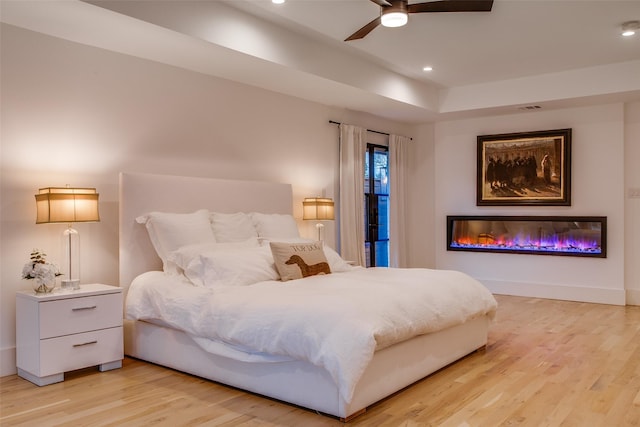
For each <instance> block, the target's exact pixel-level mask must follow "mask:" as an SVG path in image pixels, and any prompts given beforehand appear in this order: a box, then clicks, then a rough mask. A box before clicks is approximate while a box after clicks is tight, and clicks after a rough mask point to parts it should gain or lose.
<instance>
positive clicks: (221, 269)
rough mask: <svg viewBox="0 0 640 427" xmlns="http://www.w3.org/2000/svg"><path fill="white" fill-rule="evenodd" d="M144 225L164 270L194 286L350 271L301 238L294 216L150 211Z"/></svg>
mask: <svg viewBox="0 0 640 427" xmlns="http://www.w3.org/2000/svg"><path fill="white" fill-rule="evenodd" d="M137 222H138V223H140V224H144V225H145V226H146V229H147V232H148V234H149V238H150V240H151V243H152V244H153V247H154V248H155V250H156V253H157V254H158V257H160V259H161V260H162V266H163V270H164V272H165V273H167V274H173V275H176V274H184V275H185V276H186V277H187V278H188V279H189V280H190V281H191V282H192V283H193V284H194V285H196V286H207V287H213V286H243V285H250V284H254V283H257V282H262V281H266V280H282V281H286V280H292V279H300V278H303V277H307V276H309V275H315V274H329V273H332V272H333V273H335V272H343V271H348V270H351V269H352V267H351V266H349V264H348V263H347V262H345V261H344V260H343V259H342V258H341V257H340V255H338V253H336V252H335V251H334V250H333V249H331V248H329V247H327V246H324V245H323V244H322V242H316V241H313V240H309V239H303V238H301V237H300V233H299V231H298V226H297V224H296V222H295V220H294V218H293V216H291V215H288V214H265V213H258V212H252V213H244V212H237V213H219V212H209V211H208V210H206V209H201V210H198V211H195V212H192V213H168V212H151V213H148V214H146V215H143V216H140V217H138V218H137Z"/></svg>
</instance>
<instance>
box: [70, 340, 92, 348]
mask: <svg viewBox="0 0 640 427" xmlns="http://www.w3.org/2000/svg"><path fill="white" fill-rule="evenodd" d="M91 344H98V340H94V341H88V342H83V343H82V344H74V345H73V346H74V347H82V346H85V345H91Z"/></svg>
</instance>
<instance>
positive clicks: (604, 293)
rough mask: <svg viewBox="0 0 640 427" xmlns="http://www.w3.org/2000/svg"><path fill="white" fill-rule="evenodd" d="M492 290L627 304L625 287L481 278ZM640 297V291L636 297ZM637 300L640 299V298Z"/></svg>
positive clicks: (520, 294) (509, 293)
mask: <svg viewBox="0 0 640 427" xmlns="http://www.w3.org/2000/svg"><path fill="white" fill-rule="evenodd" d="M479 280H480V282H482V283H483V284H484V285H485V286H486V287H487V288H488V289H489V290H490V291H491V292H493V293H494V294H499V295H514V296H521V297H533V298H546V299H559V300H565V301H579V302H593V303H599V304H613V305H625V303H626V302H625V301H626V298H625V297H627V296H628V294H629V292H630V291H627V293H626V295H625V291H624V289H604V288H590V287H580V286H569V285H549V284H543V283H525V282H505V281H500V280H488V279H487V280H484V279H479ZM638 297H640V291H638V294H636V298H638ZM637 301H640V299H638V300H637Z"/></svg>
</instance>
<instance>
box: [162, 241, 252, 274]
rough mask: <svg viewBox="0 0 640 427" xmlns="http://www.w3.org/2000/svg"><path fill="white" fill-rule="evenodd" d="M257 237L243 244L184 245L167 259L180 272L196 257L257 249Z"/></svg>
mask: <svg viewBox="0 0 640 427" xmlns="http://www.w3.org/2000/svg"><path fill="white" fill-rule="evenodd" d="M259 247H260V244H259V243H258V238H257V237H251V238H250V239H247V240H245V241H243V242H222V243H218V242H215V243H211V242H209V243H197V244H195V245H186V246H183V247H181V248H178V249H177V250H175V251H173V252H171V253H170V254H169V255H168V257H167V259H168V260H169V261H170V262H172V263H173V264H175V266H176V267H177V268H179V269H180V271H184V270H185V269H186V268H187V266H188V265H189V263H190V262H192V261H193V260H194V259H195V258H196V257H197V256H199V255H201V254H204V253H208V252H224V251H236V250H239V249H251V248H259Z"/></svg>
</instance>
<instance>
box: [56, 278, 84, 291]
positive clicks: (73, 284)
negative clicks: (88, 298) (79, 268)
mask: <svg viewBox="0 0 640 427" xmlns="http://www.w3.org/2000/svg"><path fill="white" fill-rule="evenodd" d="M60 288H61V289H63V290H67V291H71V290H73V291H77V290H78V289H80V279H71V280H61V281H60Z"/></svg>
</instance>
